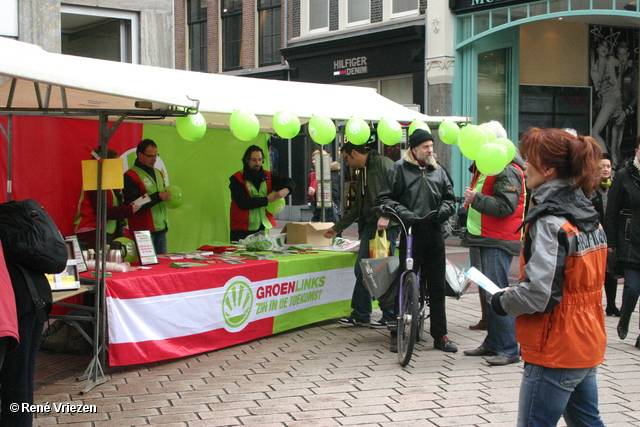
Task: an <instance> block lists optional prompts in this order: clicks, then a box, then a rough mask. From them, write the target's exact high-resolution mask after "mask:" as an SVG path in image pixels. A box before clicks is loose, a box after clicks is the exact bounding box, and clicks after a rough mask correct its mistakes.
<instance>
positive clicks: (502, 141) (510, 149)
mask: <svg viewBox="0 0 640 427" xmlns="http://www.w3.org/2000/svg"><path fill="white" fill-rule="evenodd" d="M493 143H494V144H498V145H499V146H501V147H502V148H503V149H504V150H505V151H506V153H507V163H511V161H512V160H513V158H514V157H515V156H516V146H515V145H513V142H512V141H511V140H510V139H507V138H496V139H494V140H493Z"/></svg>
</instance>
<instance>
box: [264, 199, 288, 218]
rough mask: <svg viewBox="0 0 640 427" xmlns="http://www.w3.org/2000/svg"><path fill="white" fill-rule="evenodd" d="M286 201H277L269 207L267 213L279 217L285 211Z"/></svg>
mask: <svg viewBox="0 0 640 427" xmlns="http://www.w3.org/2000/svg"><path fill="white" fill-rule="evenodd" d="M284 206H285V201H284V197H283V198H282V199H278V200H275V201H273V202H271V203H269V204H268V205H267V212H270V213H272V214H273V215H277V214H279V213H280V212H282V211H283V210H284Z"/></svg>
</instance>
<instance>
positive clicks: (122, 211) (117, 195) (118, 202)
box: [74, 148, 140, 249]
mask: <svg viewBox="0 0 640 427" xmlns="http://www.w3.org/2000/svg"><path fill="white" fill-rule="evenodd" d="M95 152H96V153H98V152H99V150H96V151H95ZM107 157H108V158H109V159H117V158H118V153H117V152H116V151H115V150H112V149H111V148H109V149H108V150H107ZM138 209H140V206H139V205H137V204H136V205H134V204H128V205H125V204H124V199H123V196H122V192H121V191H120V190H107V224H106V229H107V238H108V239H109V238H111V239H113V238H116V237H122V232H123V231H122V225H123V224H122V222H124V221H123V220H124V219H126V218H131V216H133V214H134V213H136V212H137V211H138ZM97 210H98V192H97V191H83V192H82V195H81V196H80V202H78V212H77V214H76V219H75V221H74V225H75V234H76V235H77V236H78V241H79V242H80V243H86V244H87V248H89V249H95V248H96V221H97V220H96V217H97V214H96V212H97Z"/></svg>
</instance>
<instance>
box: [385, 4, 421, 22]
mask: <svg viewBox="0 0 640 427" xmlns="http://www.w3.org/2000/svg"><path fill="white" fill-rule="evenodd" d="M417 12H418V1H417V0H393V4H392V6H391V17H392V18H398V17H400V16H405V15H413V14H415V13H417Z"/></svg>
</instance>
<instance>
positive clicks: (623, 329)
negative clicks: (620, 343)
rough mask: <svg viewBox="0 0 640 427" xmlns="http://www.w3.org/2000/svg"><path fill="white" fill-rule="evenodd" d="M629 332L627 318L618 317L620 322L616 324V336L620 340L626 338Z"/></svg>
mask: <svg viewBox="0 0 640 427" xmlns="http://www.w3.org/2000/svg"><path fill="white" fill-rule="evenodd" d="M628 332H629V317H625V316H620V321H619V322H618V336H619V337H620V339H621V340H623V339H625V338H626V337H627V333H628Z"/></svg>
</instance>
